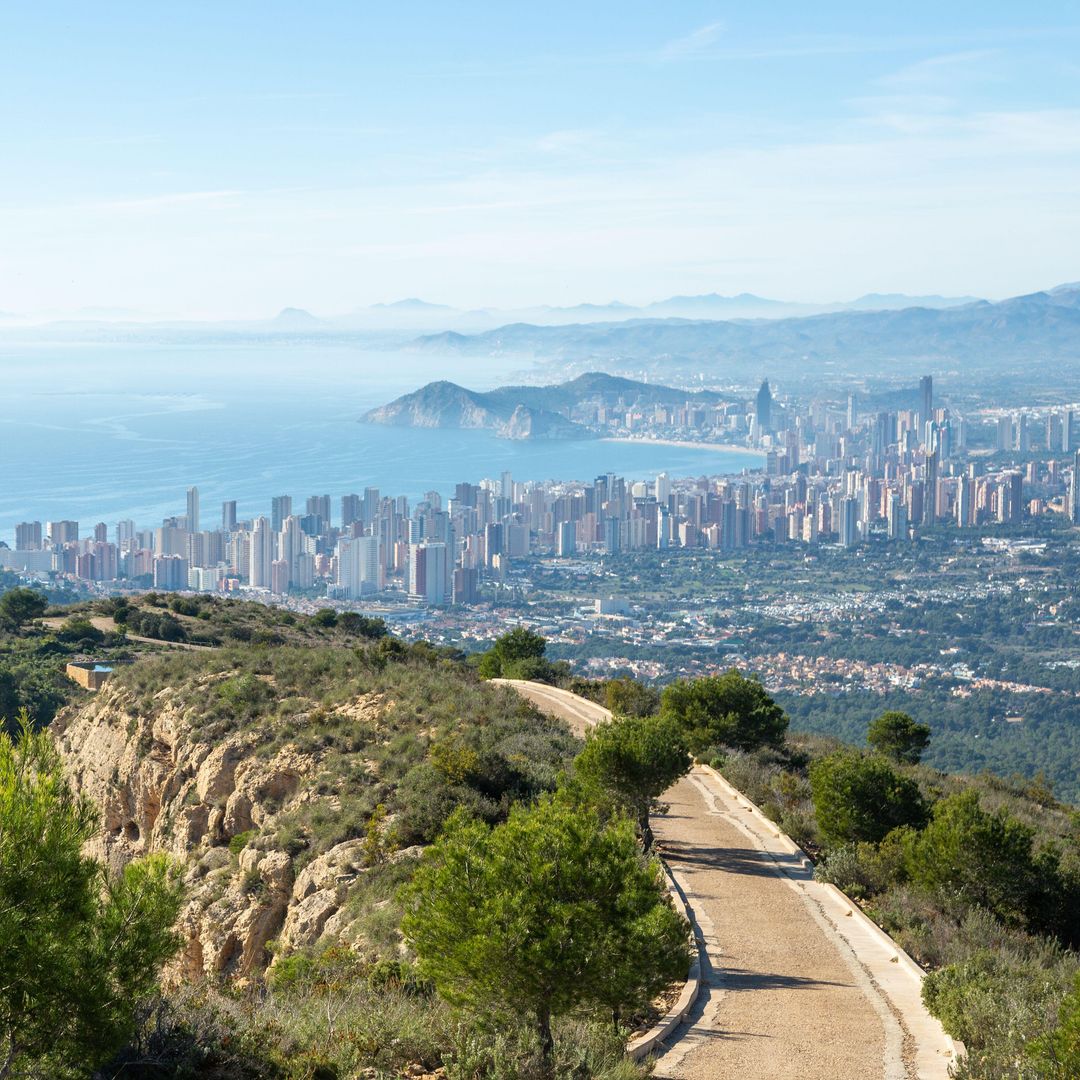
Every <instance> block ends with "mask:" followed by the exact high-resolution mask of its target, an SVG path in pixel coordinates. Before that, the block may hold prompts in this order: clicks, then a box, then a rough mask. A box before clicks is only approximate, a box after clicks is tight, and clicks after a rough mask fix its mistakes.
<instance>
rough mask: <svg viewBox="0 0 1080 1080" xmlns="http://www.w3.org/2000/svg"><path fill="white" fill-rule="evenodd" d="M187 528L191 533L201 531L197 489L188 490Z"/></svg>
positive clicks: (190, 488)
mask: <svg viewBox="0 0 1080 1080" xmlns="http://www.w3.org/2000/svg"><path fill="white" fill-rule="evenodd" d="M187 528H188V532H191V533H197V532H198V531H199V489H198V488H197V487H189V488H188V489H187Z"/></svg>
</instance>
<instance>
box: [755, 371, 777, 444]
mask: <svg viewBox="0 0 1080 1080" xmlns="http://www.w3.org/2000/svg"><path fill="white" fill-rule="evenodd" d="M772 404H773V396H772V391H771V390H770V389H769V380H768V379H765V380H764V382H762V384H761V387H760V389H759V390H758V392H757V400H756V401H755V404H754V419H755V421H756V422H757V430H758V434H759V435H765V434H767V433H768V432H770V431H772Z"/></svg>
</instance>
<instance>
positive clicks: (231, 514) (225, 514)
mask: <svg viewBox="0 0 1080 1080" xmlns="http://www.w3.org/2000/svg"><path fill="white" fill-rule="evenodd" d="M221 527H222V528H223V529H224V530H225V531H226V532H230V533H231V532H235V531H236V500H235V499H229V501H228V502H223V503H222V504H221Z"/></svg>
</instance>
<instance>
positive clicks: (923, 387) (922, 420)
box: [919, 375, 934, 437]
mask: <svg viewBox="0 0 1080 1080" xmlns="http://www.w3.org/2000/svg"><path fill="white" fill-rule="evenodd" d="M933 419H934V378H933V376H932V375H924V376H923V377H922V378H921V379H920V380H919V435H920V437H922V436H923V433H924V432H925V431H926V425H927V424H929V423H930V421H931V420H933Z"/></svg>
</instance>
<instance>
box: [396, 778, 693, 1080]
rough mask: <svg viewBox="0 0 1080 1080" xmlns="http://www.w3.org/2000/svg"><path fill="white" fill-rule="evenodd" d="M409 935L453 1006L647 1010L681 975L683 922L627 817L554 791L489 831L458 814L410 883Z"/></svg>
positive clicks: (537, 1014) (529, 1014)
mask: <svg viewBox="0 0 1080 1080" xmlns="http://www.w3.org/2000/svg"><path fill="white" fill-rule="evenodd" d="M402 900H403V903H404V905H405V908H406V914H405V917H404V919H403V921H402V929H403V931H404V933H405V937H406V940H407V941H408V942H409V944H410V945H411V946H412V948H413V949H414V950H415V952H416V954H417V957H418V967H419V970H420V973H421V974H422V975H424V976H426V977H427V978H430V979H431V980H432V982H433V983H434V984H435V986H436V988H437V989H438V991H439V993H440V994H441V995H442V996H443V997H444V998H445V999H446V1000H447V1001H449V1002H451V1003H452V1004H455V1005H459V1006H465V1007H468V1008H473V1009H477V1010H484V1011H487V1012H495V1013H503V1014H505V1013H507V1012H508V1013H510V1014H511V1015H513V1016H514V1017H516V1018H518V1019H520V1020H528V1021H531V1026H532V1027H533V1029H534V1031H535V1032H536V1035H537V1038H538V1039H539V1044H540V1050H541V1055H542V1060H543V1067H544V1072H545V1074H546V1075H551V1074H552V1071H553V1065H554V1041H553V1037H552V1030H551V1022H552V1018H553V1017H557V1016H560V1015H563V1014H565V1013H567V1012H570V1011H571V1010H575V1009H579V1008H582V1007H588V1006H593V1007H597V1006H604V1007H605V1008H608V1009H611V1010H613V1011H615V1012H617V1011H618V1010H619V1009H621V1008H624V1007H628V1006H631V1005H639V1004H641V1003H642V1002H643V1001H647V1000H648V999H649V998H651V997H652V996H653V995H655V994H656V993H657V992H658V991H659V990H660V989H661V988H662V987H664V986H666V985H668V984H669V983H670V982H672V981H673V980H675V979H677V978H679V977H682V976H684V975H685V973H686V964H687V961H688V948H687V945H688V936H687V935H688V926H687V924H686V922H685V920H684V919H683V918H682V917H681V916H680V915H678V914H677V913H676V912H675V911H674V910H672V908H671V907H670V906H669V904H668V903H667V902H666V900H665V898H664V896H663V884H662V877H661V872H660V868H659V864H657V863H655V862H646V861H645V860H644V859H643V857H642V855H641V853H640V850H639V848H638V845H637V840H636V839H635V837H634V828H633V825H632V824H631V823H630V822H629V821H628V820H627V819H625V818H616V819H614V820H610V821H607V822H604V821H603V820H601V817H600V815H599V813H598V812H597V811H596V810H595V809H589V808H586V807H582V806H581V805H578V804H574V803H572V802H570V801H568V800H566V799H561V798H559V797H557V796H545V797H544V798H542V799H540V800H539V801H538V802H537V803H535V804H533V805H532V806H529V807H525V806H521V805H519V806H516V807H514V808H513V809H512V810H511V813H510V817H509V819H508V820H507V821H506V822H505V823H504V824H502V825H497V826H495V827H494V828H490V827H488V826H487V825H484V824H483V823H482V822H478V821H476V820H474V819H472V818H470V817H469V816H468V815H467V814H465V813H464V812H463V811H457V812H455V813H454V814H453V815H452V817H451V818H450V820H449V821H448V822H447V825H446V828H445V830H444V832H443V834H442V836H441V837H440V838H439V840H438V841H437V842H436V843H435V844H434V845H433V846H432V847H431V848H429V849H428V851H427V852H426V853H425V854H424V857H423V859H422V860H421V863H420V866H419V868H418V869H417V871H416V874H415V875H414V877H413V880H412V881H411V882H410V883H409V884H408V885H407V886H406V887H405V888H404V890H403V892H402Z"/></svg>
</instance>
